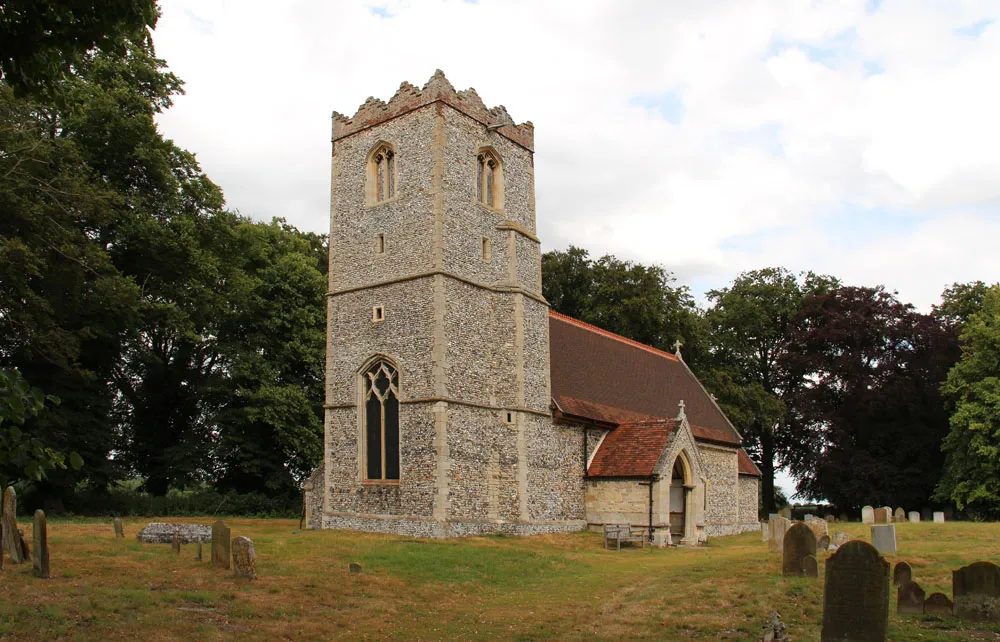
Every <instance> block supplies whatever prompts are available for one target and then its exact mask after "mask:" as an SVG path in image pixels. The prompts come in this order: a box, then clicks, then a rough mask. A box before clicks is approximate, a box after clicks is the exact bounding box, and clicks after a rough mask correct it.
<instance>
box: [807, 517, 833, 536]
mask: <svg viewBox="0 0 1000 642" xmlns="http://www.w3.org/2000/svg"><path fill="white" fill-rule="evenodd" d="M806 526H808V527H809V530H811V531H812V532H813V535H814V536H815V537H816V541H817V542H818V541H819V538H821V537H823V536H824V535H829V534H830V527H829V526H828V525H827V523H826V522H825V521H824V520H822V519H810V520H808V521H807V522H806Z"/></svg>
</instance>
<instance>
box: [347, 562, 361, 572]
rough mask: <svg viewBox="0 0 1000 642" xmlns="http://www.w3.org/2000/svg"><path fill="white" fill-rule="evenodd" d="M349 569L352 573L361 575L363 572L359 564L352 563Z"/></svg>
mask: <svg viewBox="0 0 1000 642" xmlns="http://www.w3.org/2000/svg"><path fill="white" fill-rule="evenodd" d="M347 568H348V570H350V572H351V573H360V572H361V565H360V564H358V563H357V562H351V563H350V565H349V566H348V567H347Z"/></svg>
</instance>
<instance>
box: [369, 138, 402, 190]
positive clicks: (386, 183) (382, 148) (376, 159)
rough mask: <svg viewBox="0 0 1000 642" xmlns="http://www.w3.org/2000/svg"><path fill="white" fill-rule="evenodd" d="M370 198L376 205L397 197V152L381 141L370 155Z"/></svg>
mask: <svg viewBox="0 0 1000 642" xmlns="http://www.w3.org/2000/svg"><path fill="white" fill-rule="evenodd" d="M368 196H369V198H368V200H369V203H370V204H372V205H374V204H376V203H381V202H382V201H388V200H390V199H392V198H395V197H396V152H395V151H394V150H393V149H392V146H391V145H389V144H388V143H380V144H379V145H378V146H377V147H376V148H375V149H374V150H373V151H372V153H371V154H370V155H369V160H368Z"/></svg>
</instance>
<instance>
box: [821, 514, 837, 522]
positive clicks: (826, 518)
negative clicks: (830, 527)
mask: <svg viewBox="0 0 1000 642" xmlns="http://www.w3.org/2000/svg"><path fill="white" fill-rule="evenodd" d="M823 520H824V521H825V522H826V523H827V524H832V523H834V522H835V521H837V518H836V517H834V516H833V515H829V514H827V515H824V516H823Z"/></svg>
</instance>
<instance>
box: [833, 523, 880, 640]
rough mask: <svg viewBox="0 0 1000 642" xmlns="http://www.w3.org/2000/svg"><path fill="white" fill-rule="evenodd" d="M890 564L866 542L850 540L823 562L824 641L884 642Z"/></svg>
mask: <svg viewBox="0 0 1000 642" xmlns="http://www.w3.org/2000/svg"><path fill="white" fill-rule="evenodd" d="M888 629H889V562H887V561H885V559H883V558H882V556H881V555H879V552H878V551H877V550H875V547H873V546H872V545H871V544H869V543H868V542H863V541H861V540H852V541H850V542H848V543H846V544H844V545H843V546H841V547H840V549H838V550H837V552H836V553H834V554H833V555H831V556H830V557H829V558H827V560H826V581H825V586H824V589H823V632H822V637H821V640H823V642H842V641H843V640H851V641H853V642H885V641H886V638H887V635H888Z"/></svg>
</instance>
